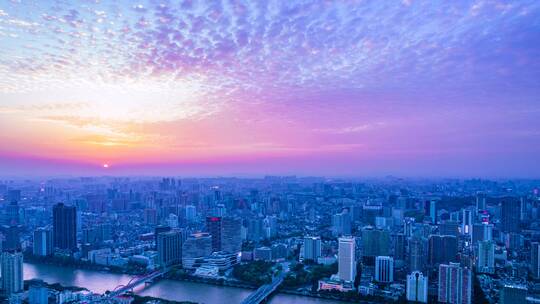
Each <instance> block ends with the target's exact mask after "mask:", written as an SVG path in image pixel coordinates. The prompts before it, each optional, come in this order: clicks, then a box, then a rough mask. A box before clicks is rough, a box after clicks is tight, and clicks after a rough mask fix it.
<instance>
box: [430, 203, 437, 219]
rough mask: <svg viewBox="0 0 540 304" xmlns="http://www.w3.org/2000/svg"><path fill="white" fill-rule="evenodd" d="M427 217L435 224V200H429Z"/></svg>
mask: <svg viewBox="0 0 540 304" xmlns="http://www.w3.org/2000/svg"><path fill="white" fill-rule="evenodd" d="M429 217H430V218H431V222H432V223H433V224H437V201H436V200H432V201H430V202H429Z"/></svg>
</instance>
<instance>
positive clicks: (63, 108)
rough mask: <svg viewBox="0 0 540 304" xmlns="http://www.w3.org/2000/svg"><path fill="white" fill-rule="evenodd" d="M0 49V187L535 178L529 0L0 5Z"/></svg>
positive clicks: (536, 58) (539, 87)
mask: <svg viewBox="0 0 540 304" xmlns="http://www.w3.org/2000/svg"><path fill="white" fill-rule="evenodd" d="M0 45H2V52H1V53H0V175H18V174H30V175H32V174H39V175H47V174H179V175H214V174H298V175H307V174H309V175H313V174H315V175H332V176H336V175H349V176H351V175H354V176H383V175H387V174H393V175H400V176H463V177H466V176H467V177H468V176H475V177H539V176H540V174H539V172H540V160H539V155H540V118H539V117H540V100H539V96H540V81H539V80H540V2H538V1H402V2H387V1H352V0H351V1H172V0H171V1H69V2H67V3H64V2H60V1H58V2H53V1H4V2H2V3H0ZM103 164H109V168H107V169H105V168H103Z"/></svg>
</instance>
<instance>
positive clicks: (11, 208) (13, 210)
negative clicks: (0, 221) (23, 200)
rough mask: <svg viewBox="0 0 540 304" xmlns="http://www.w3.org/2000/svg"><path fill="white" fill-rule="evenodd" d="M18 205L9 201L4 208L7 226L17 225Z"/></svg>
mask: <svg viewBox="0 0 540 304" xmlns="http://www.w3.org/2000/svg"><path fill="white" fill-rule="evenodd" d="M19 212H20V208H19V204H18V203H17V201H11V202H10V203H9V204H8V205H7V206H6V216H7V224H8V225H17V224H19Z"/></svg>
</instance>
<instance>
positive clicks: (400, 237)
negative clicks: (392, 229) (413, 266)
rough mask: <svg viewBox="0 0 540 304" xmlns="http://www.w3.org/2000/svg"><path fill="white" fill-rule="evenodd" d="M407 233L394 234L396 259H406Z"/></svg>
mask: <svg viewBox="0 0 540 304" xmlns="http://www.w3.org/2000/svg"><path fill="white" fill-rule="evenodd" d="M405 242H406V239H405V235H404V234H403V233H398V234H396V235H394V258H395V259H396V260H402V261H404V260H405Z"/></svg>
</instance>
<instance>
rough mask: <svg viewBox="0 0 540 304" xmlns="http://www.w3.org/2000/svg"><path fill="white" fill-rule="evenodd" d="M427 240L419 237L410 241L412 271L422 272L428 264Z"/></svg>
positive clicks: (410, 267)
mask: <svg viewBox="0 0 540 304" xmlns="http://www.w3.org/2000/svg"><path fill="white" fill-rule="evenodd" d="M426 247H427V245H426V240H425V239H423V238H419V237H412V238H411V239H410V240H409V269H410V270H411V271H422V270H423V269H424V268H425V264H426V263H425V262H426V251H427V250H426Z"/></svg>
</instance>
